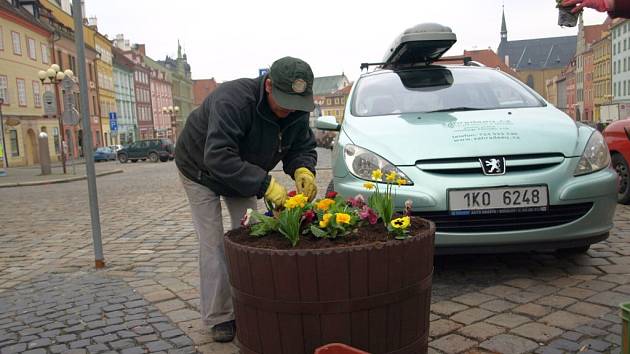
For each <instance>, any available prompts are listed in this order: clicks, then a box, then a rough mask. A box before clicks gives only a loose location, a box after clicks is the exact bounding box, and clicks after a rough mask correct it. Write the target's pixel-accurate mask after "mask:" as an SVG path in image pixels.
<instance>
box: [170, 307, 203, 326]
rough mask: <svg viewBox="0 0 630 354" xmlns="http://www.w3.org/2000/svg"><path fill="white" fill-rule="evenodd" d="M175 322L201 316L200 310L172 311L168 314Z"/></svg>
mask: <svg viewBox="0 0 630 354" xmlns="http://www.w3.org/2000/svg"><path fill="white" fill-rule="evenodd" d="M166 315H167V316H168V317H169V318H170V319H171V320H172V321H173V322H175V323H178V322H184V321H191V320H196V319H198V318H200V315H199V312H197V311H192V310H188V309H181V310H176V311H172V312H169V313H167V314H166Z"/></svg>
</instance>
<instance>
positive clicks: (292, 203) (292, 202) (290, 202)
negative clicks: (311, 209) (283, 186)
mask: <svg viewBox="0 0 630 354" xmlns="http://www.w3.org/2000/svg"><path fill="white" fill-rule="evenodd" d="M306 203H308V198H307V197H306V196H305V195H304V194H301V193H300V194H298V195H296V196H294V197H291V198H289V199H287V201H286V202H285V203H284V207H285V208H287V209H293V208H297V207H300V208H304V206H306Z"/></svg>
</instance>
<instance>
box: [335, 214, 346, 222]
mask: <svg viewBox="0 0 630 354" xmlns="http://www.w3.org/2000/svg"><path fill="white" fill-rule="evenodd" d="M335 221H337V224H350V215H348V214H346V213H337V214H335Z"/></svg>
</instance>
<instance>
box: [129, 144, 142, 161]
mask: <svg viewBox="0 0 630 354" xmlns="http://www.w3.org/2000/svg"><path fill="white" fill-rule="evenodd" d="M142 143H143V141H136V142H135V143H133V144H131V145H129V149H128V150H127V151H128V153H129V158H130V159H137V158H138V157H139V156H138V152H139V151H140V146H141V145H142Z"/></svg>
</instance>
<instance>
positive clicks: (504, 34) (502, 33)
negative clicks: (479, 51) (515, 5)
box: [501, 5, 507, 42]
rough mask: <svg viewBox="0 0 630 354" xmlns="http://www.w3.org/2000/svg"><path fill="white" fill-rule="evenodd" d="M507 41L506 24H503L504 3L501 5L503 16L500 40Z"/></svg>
mask: <svg viewBox="0 0 630 354" xmlns="http://www.w3.org/2000/svg"><path fill="white" fill-rule="evenodd" d="M503 41H507V25H506V24H505V5H503V18H502V19H501V42H503Z"/></svg>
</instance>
